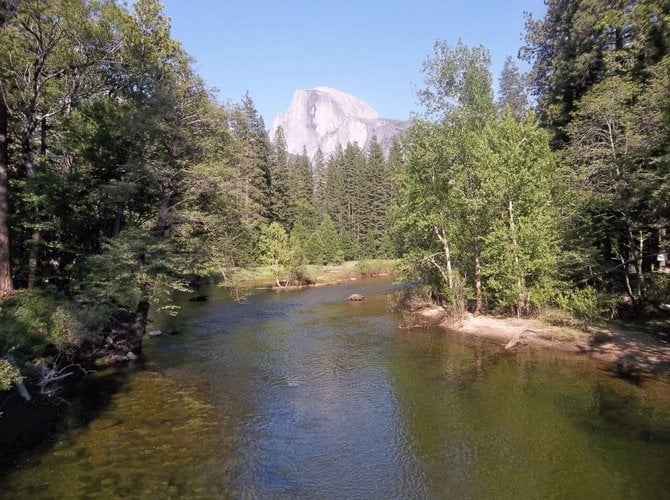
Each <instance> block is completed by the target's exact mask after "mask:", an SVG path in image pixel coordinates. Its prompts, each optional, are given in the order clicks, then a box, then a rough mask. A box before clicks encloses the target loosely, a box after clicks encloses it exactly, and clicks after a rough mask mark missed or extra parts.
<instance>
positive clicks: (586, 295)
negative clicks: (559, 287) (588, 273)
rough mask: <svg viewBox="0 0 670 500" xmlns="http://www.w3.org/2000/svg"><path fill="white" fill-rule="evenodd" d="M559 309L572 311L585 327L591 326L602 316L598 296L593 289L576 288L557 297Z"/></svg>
mask: <svg viewBox="0 0 670 500" xmlns="http://www.w3.org/2000/svg"><path fill="white" fill-rule="evenodd" d="M557 303H558V305H559V307H561V308H562V309H565V310H567V311H570V312H571V313H572V314H574V315H575V316H577V317H578V318H580V319H581V320H582V321H584V326H588V325H589V324H591V323H592V322H593V321H594V320H595V319H596V318H597V317H598V315H599V314H600V307H599V304H598V294H597V293H596V290H595V289H594V288H592V287H588V286H587V287H584V288H575V289H572V290H569V291H567V292H564V293H562V294H560V295H559V296H558V297H557Z"/></svg>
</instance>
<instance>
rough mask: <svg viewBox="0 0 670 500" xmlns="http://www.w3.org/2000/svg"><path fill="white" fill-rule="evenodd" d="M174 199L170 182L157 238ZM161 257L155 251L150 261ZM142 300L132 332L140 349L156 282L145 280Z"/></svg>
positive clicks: (164, 191) (159, 215)
mask: <svg viewBox="0 0 670 500" xmlns="http://www.w3.org/2000/svg"><path fill="white" fill-rule="evenodd" d="M171 199H172V187H171V186H170V185H169V184H168V185H165V186H163V189H162V197H161V203H160V205H159V207H158V213H157V215H156V225H155V226H154V231H153V233H154V237H155V238H156V239H157V240H161V239H163V237H164V236H165V233H166V231H167V227H168V214H169V211H170V200H171ZM160 257H161V255H160V252H158V251H154V252H152V254H151V255H150V256H149V260H150V261H155V260H157V259H159V258H160ZM140 289H141V293H140V300H139V302H138V303H137V309H136V310H135V318H134V320H133V325H132V326H131V329H130V331H131V333H132V334H133V339H134V342H135V347H134V349H139V347H140V346H141V342H142V336H143V335H144V332H145V330H146V326H147V320H148V318H149V308H150V306H151V302H150V301H151V296H152V295H153V292H154V283H153V282H151V281H145V282H144V283H142V286H141V287H140Z"/></svg>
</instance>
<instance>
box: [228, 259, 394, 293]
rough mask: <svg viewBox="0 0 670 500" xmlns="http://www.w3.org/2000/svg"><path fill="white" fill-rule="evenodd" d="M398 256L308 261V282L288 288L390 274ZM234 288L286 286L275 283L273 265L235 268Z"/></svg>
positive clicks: (305, 268) (231, 281) (304, 268)
mask: <svg viewBox="0 0 670 500" xmlns="http://www.w3.org/2000/svg"><path fill="white" fill-rule="evenodd" d="M397 263H398V261H397V260H396V259H366V260H352V261H346V262H342V263H339V264H326V265H315V264H308V265H304V266H302V267H301V268H300V272H301V274H302V275H303V277H304V281H305V284H304V285H299V286H290V287H284V288H302V287H307V286H325V285H336V284H339V283H343V282H346V281H353V280H356V279H359V278H370V277H377V276H388V275H390V274H392V273H393V272H394V268H395V266H396V264H397ZM227 283H229V285H230V286H231V287H241V288H249V287H263V288H270V287H272V288H282V287H277V286H276V284H275V275H274V269H273V268H272V267H271V266H259V267H253V268H236V269H233V271H232V273H231V276H230V278H229V280H228V281H227Z"/></svg>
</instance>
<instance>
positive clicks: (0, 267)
mask: <svg viewBox="0 0 670 500" xmlns="http://www.w3.org/2000/svg"><path fill="white" fill-rule="evenodd" d="M8 114H9V113H8V110H7V103H6V102H5V96H4V92H3V89H0V295H4V294H6V293H8V292H10V291H12V289H13V283H12V271H11V265H10V262H11V261H10V253H9V244H10V240H9V225H8V224H7V216H8V213H9V207H8V204H7V194H8V191H7V186H8V183H7V168H8V166H9V149H8V141H9V117H8Z"/></svg>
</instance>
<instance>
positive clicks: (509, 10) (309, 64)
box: [163, 0, 545, 128]
mask: <svg viewBox="0 0 670 500" xmlns="http://www.w3.org/2000/svg"><path fill="white" fill-rule="evenodd" d="M163 3H164V5H165V10H166V12H167V14H168V15H169V16H170V17H171V18H172V34H173V36H174V37H175V38H176V39H177V40H179V41H181V42H182V44H183V46H184V48H185V49H186V50H187V51H188V52H189V53H190V54H191V55H192V56H194V57H195V58H196V60H197V62H196V69H197V71H198V72H199V74H200V75H201V76H202V77H203V78H204V79H205V81H206V82H207V84H208V85H209V86H211V87H216V88H217V89H219V91H220V92H219V97H220V99H221V100H223V101H228V100H230V101H239V100H240V99H241V98H242V96H243V95H244V93H245V92H246V91H247V90H248V91H249V93H250V95H251V97H252V99H253V101H254V103H255V104H256V108H257V109H258V111H259V112H260V113H261V115H262V116H263V118H264V120H265V124H266V126H267V128H269V127H270V125H271V124H272V119H273V118H274V116H275V115H277V114H278V113H281V112H284V111H286V109H287V108H288V106H289V104H290V101H291V97H292V95H293V91H294V90H295V89H298V88H312V87H318V86H329V87H334V88H336V89H339V90H342V91H344V92H347V93H349V94H352V95H355V96H356V97H359V98H361V99H363V100H365V101H367V102H368V103H370V105H371V106H372V107H373V108H375V109H376V110H377V112H378V113H379V114H380V115H381V116H382V117H384V118H396V119H406V118H408V117H409V115H410V113H411V112H417V111H420V108H419V106H418V105H417V103H416V97H415V95H414V92H413V85H416V86H419V87H420V86H421V85H422V82H423V76H422V74H421V65H422V63H423V61H424V60H425V59H426V57H428V56H429V55H430V54H431V53H432V47H433V43H434V42H435V41H436V40H446V41H447V42H448V43H449V44H452V45H453V44H455V43H456V42H457V41H458V39H459V38H460V39H462V40H463V41H464V42H465V43H466V44H468V45H479V44H483V45H485V46H486V47H487V48H489V50H490V51H491V55H492V60H493V66H492V71H493V75H494V80H497V78H498V75H499V73H500V69H501V68H502V64H503V61H504V60H505V57H506V56H507V55H512V56H515V57H516V54H517V51H518V49H519V47H520V46H521V45H522V33H523V25H524V19H523V12H524V11H530V12H532V13H533V15H534V17H541V16H542V15H543V14H544V11H545V8H544V4H543V0H470V1H467V0H465V1H456V0H442V1H440V0H428V1H418V0H417V1H409V0H391V1H371V0H358V1H352V0H343V1H337V2H336V1H332V0H324V1H318V0H313V1H307V0H283V1H280V0H275V1H272V0H245V1H235V2H233V1H215V0H163ZM518 64H519V65H520V67H522V68H525V65H524V64H523V63H522V62H521V61H518Z"/></svg>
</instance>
